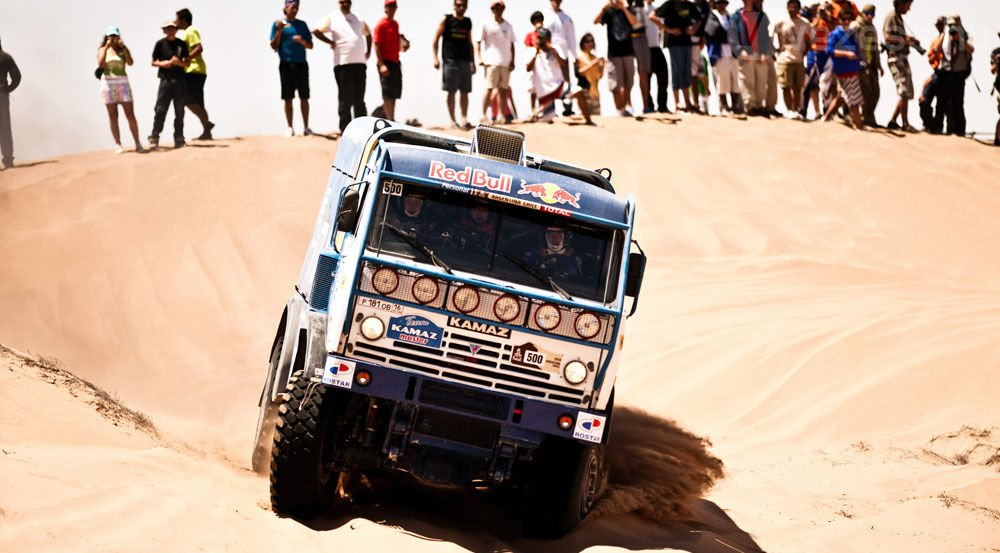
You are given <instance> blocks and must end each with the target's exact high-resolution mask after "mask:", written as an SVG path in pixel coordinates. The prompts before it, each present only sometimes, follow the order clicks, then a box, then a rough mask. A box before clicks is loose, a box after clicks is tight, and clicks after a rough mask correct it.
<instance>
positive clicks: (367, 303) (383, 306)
mask: <svg viewBox="0 0 1000 553" xmlns="http://www.w3.org/2000/svg"><path fill="white" fill-rule="evenodd" d="M358 305H359V306H361V307H368V308H371V309H377V310H378V311H386V312H388V313H392V314H393V315H400V314H402V313H403V306H402V305H399V304H395V303H389V302H387V301H382V300H380V299H378V298H366V297H360V298H358Z"/></svg>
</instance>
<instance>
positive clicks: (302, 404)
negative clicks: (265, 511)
mask: <svg viewBox="0 0 1000 553" xmlns="http://www.w3.org/2000/svg"><path fill="white" fill-rule="evenodd" d="M343 403H344V402H343V398H342V397H341V395H340V394H338V393H337V391H336V390H331V389H329V388H327V387H326V386H325V385H323V384H320V383H313V382H311V381H310V380H309V379H308V378H305V376H304V375H303V373H302V371H301V370H299V371H296V372H295V373H294V374H293V375H292V377H291V378H290V379H289V381H288V386H287V388H286V389H285V393H284V394H283V395H282V401H281V403H280V404H279V406H278V415H277V425H276V426H275V430H274V444H273V446H272V448H271V508H272V509H273V510H274V511H275V512H277V513H281V514H286V515H290V516H293V517H300V518H305V519H308V518H312V517H315V516H317V515H319V514H321V513H323V512H324V511H326V510H327V509H329V508H330V506H331V505H332V504H333V501H334V498H335V496H336V491H337V483H338V480H339V478H340V472H339V471H337V470H335V469H334V468H333V454H334V451H335V449H336V441H337V434H336V432H333V429H332V428H331V424H332V421H333V420H334V418H335V414H336V412H337V411H338V408H339V407H342V406H343Z"/></svg>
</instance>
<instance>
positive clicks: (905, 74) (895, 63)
mask: <svg viewBox="0 0 1000 553" xmlns="http://www.w3.org/2000/svg"><path fill="white" fill-rule="evenodd" d="M889 71H890V72H891V73H892V81H893V82H894V83H896V94H897V95H898V96H899V97H900V98H902V99H904V100H910V99H912V98H913V73H912V72H911V71H910V60H909V59H908V58H892V59H890V60H889Z"/></svg>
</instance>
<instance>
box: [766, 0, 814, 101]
mask: <svg viewBox="0 0 1000 553" xmlns="http://www.w3.org/2000/svg"><path fill="white" fill-rule="evenodd" d="M787 9H788V19H784V20H782V21H780V22H778V24H777V25H775V26H774V35H775V36H776V37H777V39H778V83H779V84H780V85H781V89H782V91H783V92H784V97H785V109H787V110H788V113H789V114H791V116H792V117H793V118H797V119H801V118H802V115H801V114H799V112H798V110H799V107H801V105H802V89H803V88H804V87H805V84H806V66H805V57H806V52H807V51H808V50H809V47H810V46H811V45H812V43H813V41H814V40H815V39H816V32H815V31H814V30H813V28H812V25H810V24H809V22H808V21H806V19H805V18H804V17H802V16H801V15H799V12H800V11H802V2H801V1H800V0H788V3H787Z"/></svg>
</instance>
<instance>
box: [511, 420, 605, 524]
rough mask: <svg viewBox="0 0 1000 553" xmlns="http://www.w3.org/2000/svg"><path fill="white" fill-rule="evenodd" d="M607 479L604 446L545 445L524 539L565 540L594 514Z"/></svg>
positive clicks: (558, 442)
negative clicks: (566, 536)
mask: <svg viewBox="0 0 1000 553" xmlns="http://www.w3.org/2000/svg"><path fill="white" fill-rule="evenodd" d="M607 475H608V473H607V467H606V466H605V455H604V446H603V445H601V444H581V443H577V442H573V441H568V440H558V439H557V440H553V441H552V442H551V443H544V444H542V446H541V447H540V448H539V449H538V452H537V454H536V467H535V477H534V478H533V479H532V482H531V487H530V489H529V490H528V493H527V497H526V499H527V506H528V509H527V511H526V514H527V517H526V519H525V521H524V535H525V536H527V537H531V538H541V539H555V538H560V537H562V536H564V535H565V534H566V533H567V532H569V531H570V530H572V529H573V528H575V527H576V526H577V525H578V524H580V522H582V521H583V519H584V518H586V516H587V515H588V514H589V513H590V511H591V510H593V508H594V505H595V504H596V503H597V500H598V499H599V498H600V496H601V494H602V493H604V489H605V488H606V487H607Z"/></svg>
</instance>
